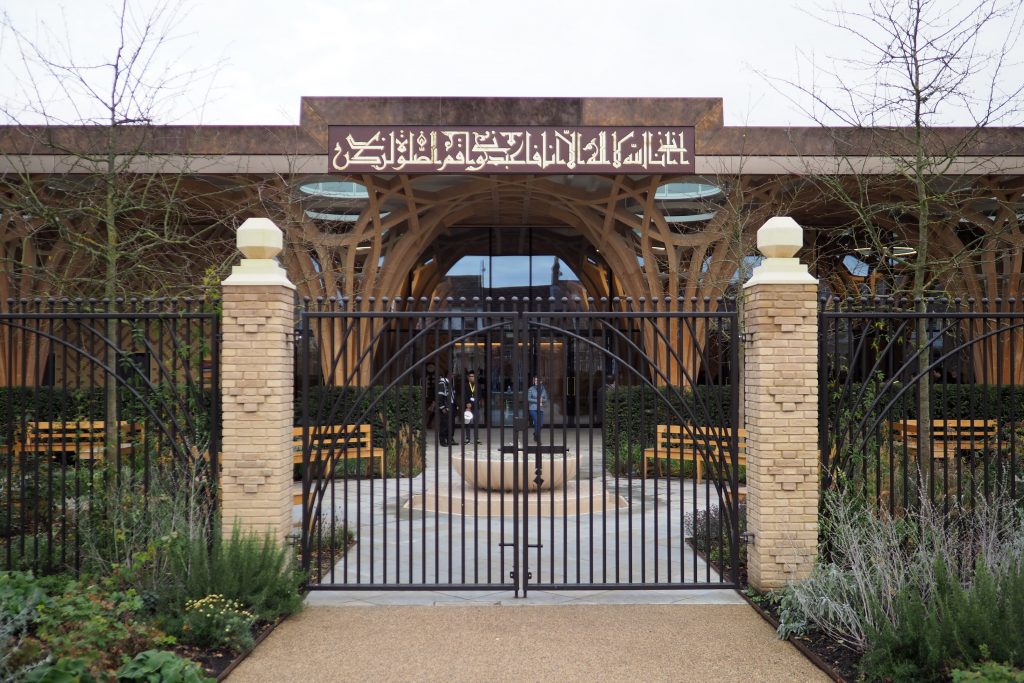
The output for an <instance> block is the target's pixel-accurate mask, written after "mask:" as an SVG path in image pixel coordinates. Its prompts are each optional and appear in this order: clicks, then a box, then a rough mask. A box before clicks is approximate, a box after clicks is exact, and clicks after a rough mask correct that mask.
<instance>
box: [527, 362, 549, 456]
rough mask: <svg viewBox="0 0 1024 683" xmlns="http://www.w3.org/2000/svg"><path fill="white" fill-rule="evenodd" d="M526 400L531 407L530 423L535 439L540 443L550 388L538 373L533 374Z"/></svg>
mask: <svg viewBox="0 0 1024 683" xmlns="http://www.w3.org/2000/svg"><path fill="white" fill-rule="evenodd" d="M526 402H527V404H528V407H529V409H530V424H531V425H532V426H533V440H534V441H535V442H537V443H540V428H541V427H542V426H544V407H545V406H546V405H547V403H548V390H547V389H545V388H544V383H543V382H542V381H541V379H540V377H538V376H537V375H534V376H533V384H532V385H531V386H530V389H529V390H528V391H527V392H526Z"/></svg>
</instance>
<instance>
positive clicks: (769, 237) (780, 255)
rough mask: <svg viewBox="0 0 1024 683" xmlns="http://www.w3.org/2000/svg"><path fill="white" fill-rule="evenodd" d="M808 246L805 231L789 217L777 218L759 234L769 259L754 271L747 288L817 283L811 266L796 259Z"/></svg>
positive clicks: (770, 220)
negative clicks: (811, 271) (771, 284)
mask: <svg viewBox="0 0 1024 683" xmlns="http://www.w3.org/2000/svg"><path fill="white" fill-rule="evenodd" d="M803 245H804V231H803V228H801V227H800V225H799V224H798V223H797V222H796V221H795V220H793V219H792V218H790V217H789V216H774V217H772V218H769V219H768V220H767V221H765V224H764V225H762V226H761V227H760V228H759V229H758V231H757V249H758V251H760V252H761V253H762V254H764V255H765V256H766V257H767V258H766V259H765V260H764V261H763V262H762V263H761V265H759V266H758V267H757V268H754V273H753V275H752V276H751V278H750V279H749V280H747V283H746V284H745V285H743V286H744V287H751V286H753V285H757V284H763V283H773V284H786V285H790V284H792V285H802V284H815V283H817V282H818V281H817V279H815V278H814V276H812V275H811V274H810V273H809V272H808V271H807V266H806V265H804V264H802V263H800V259H798V258H795V255H796V252H798V251H799V250H800V248H801V247H802V246H803Z"/></svg>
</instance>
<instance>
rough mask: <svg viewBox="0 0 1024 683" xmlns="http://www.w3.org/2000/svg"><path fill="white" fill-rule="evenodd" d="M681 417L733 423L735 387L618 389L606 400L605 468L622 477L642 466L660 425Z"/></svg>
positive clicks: (705, 422) (697, 421)
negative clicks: (644, 452)
mask: <svg viewBox="0 0 1024 683" xmlns="http://www.w3.org/2000/svg"><path fill="white" fill-rule="evenodd" d="M677 413H678V414H679V415H681V416H682V417H683V418H684V419H685V420H686V421H688V422H691V423H692V424H698V425H727V424H729V423H730V422H731V419H732V418H731V414H732V387H729V386H698V387H696V388H694V389H681V388H679V387H659V388H657V389H655V388H654V387H650V386H642V387H617V388H615V389H609V390H608V391H607V392H606V393H605V399H604V427H603V432H602V436H603V444H604V459H605V466H606V467H607V468H608V469H610V470H611V471H613V472H616V473H618V474H625V473H626V472H627V471H628V470H629V469H630V468H632V469H634V470H637V471H638V468H639V467H641V466H642V459H643V450H644V449H645V448H650V447H651V446H654V441H655V438H656V435H657V426H658V425H659V424H678V423H679V417H677V415H676V414H677Z"/></svg>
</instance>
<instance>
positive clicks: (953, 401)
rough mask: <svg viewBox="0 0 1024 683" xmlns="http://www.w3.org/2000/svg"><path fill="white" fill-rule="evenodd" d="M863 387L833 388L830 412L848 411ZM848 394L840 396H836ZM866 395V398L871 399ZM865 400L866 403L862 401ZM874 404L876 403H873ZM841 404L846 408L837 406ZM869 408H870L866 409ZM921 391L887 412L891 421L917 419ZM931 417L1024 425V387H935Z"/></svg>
mask: <svg viewBox="0 0 1024 683" xmlns="http://www.w3.org/2000/svg"><path fill="white" fill-rule="evenodd" d="M862 387H863V384H860V383H855V384H852V385H850V388H849V389H846V388H845V387H844V386H840V387H833V388H832V392H833V395H831V396H830V397H829V403H830V408H831V409H832V410H835V409H836V408H847V407H848V406H850V404H851V403H852V402H853V401H856V400H857V398H858V396H860V395H861V388H862ZM902 388H903V386H902V385H901V384H900V383H893V384H891V385H889V386H888V387H887V388H886V391H885V395H884V396H882V397H881V399H879V401H878V403H877V405H876V406H875V408H874V410H875V411H881V410H882V409H883V408H885V406H886V405H888V403H889V401H891V400H892V399H893V398H894V397H895V396H896V394H898V393H899V392H900V391H901V390H902ZM838 391H843V392H845V393H844V395H842V396H836V395H835V392H838ZM869 393H870V392H869V391H865V392H864V396H868V395H869ZM862 400H863V399H862ZM872 400H873V399H872ZM839 402H841V403H842V405H837V404H838V403H839ZM864 407H865V408H867V406H864ZM917 412H918V411H917V390H916V388H911V389H909V390H908V391H907V392H906V393H905V394H904V395H903V396H900V398H899V400H897V401H896V402H895V403H894V404H893V405H892V407H891V408H889V410H888V411H887V412H886V415H885V419H887V420H902V419H910V420H913V419H917ZM931 413H932V419H933V420H956V419H962V420H968V419H974V420H999V421H1000V422H1024V386H1013V385H995V384H932V389H931Z"/></svg>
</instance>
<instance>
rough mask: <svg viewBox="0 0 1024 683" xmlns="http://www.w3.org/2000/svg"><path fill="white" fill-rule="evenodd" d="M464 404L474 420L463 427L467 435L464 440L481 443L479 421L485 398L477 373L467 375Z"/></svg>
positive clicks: (463, 394)
mask: <svg viewBox="0 0 1024 683" xmlns="http://www.w3.org/2000/svg"><path fill="white" fill-rule="evenodd" d="M462 396H463V399H462V402H463V403H464V404H465V406H466V411H467V412H470V413H472V414H473V417H472V419H471V420H470V421H469V422H468V423H467V424H465V425H464V426H463V429H464V430H465V434H464V435H463V438H464V439H465V441H466V443H470V442H472V441H475V442H476V443H480V439H479V436H478V434H477V421H478V419H479V416H480V414H481V412H480V411H482V410H483V409H484V397H483V392H482V391H480V385H479V384H478V383H477V381H476V373H475V372H473V371H472V370H470V371H469V372H468V373H466V386H465V388H464V390H463V393H462Z"/></svg>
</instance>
